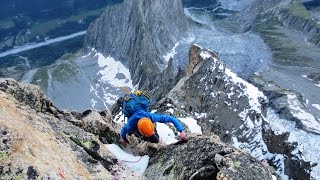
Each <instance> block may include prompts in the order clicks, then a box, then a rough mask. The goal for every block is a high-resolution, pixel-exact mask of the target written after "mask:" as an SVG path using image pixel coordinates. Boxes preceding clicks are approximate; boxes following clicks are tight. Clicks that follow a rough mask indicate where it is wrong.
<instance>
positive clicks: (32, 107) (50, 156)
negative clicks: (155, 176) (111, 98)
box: [0, 79, 143, 179]
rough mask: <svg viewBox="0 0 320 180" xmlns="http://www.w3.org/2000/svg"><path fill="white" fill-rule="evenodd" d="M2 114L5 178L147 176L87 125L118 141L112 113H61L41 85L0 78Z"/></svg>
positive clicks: (0, 166)
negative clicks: (135, 170)
mask: <svg viewBox="0 0 320 180" xmlns="http://www.w3.org/2000/svg"><path fill="white" fill-rule="evenodd" d="M44 107H46V108H44ZM0 116H1V119H0V122H1V123H0V133H1V138H0V140H1V142H0V179H94V178H100V179H111V178H113V177H114V176H117V177H118V178H125V177H126V176H129V178H132V179H143V177H142V176H140V175H137V174H134V173H133V172H131V171H130V170H128V169H127V168H126V167H123V166H122V165H119V164H117V159H116V158H115V157H114V156H113V155H112V154H111V153H110V152H109V151H108V150H107V149H106V147H105V146H104V145H103V144H102V143H101V142H100V140H99V139H98V138H97V137H96V136H95V135H94V134H92V133H89V132H87V131H85V130H84V129H86V130H88V131H91V132H93V133H96V134H97V135H98V134H100V133H102V132H103V135H104V136H106V139H107V141H109V142H111V143H112V142H116V141H115V139H119V135H118V133H117V130H115V129H114V128H113V126H112V125H111V123H108V122H110V121H111V114H110V113H106V112H100V113H97V112H95V111H87V112H85V113H68V112H61V111H59V110H57V109H55V107H54V106H52V103H51V102H50V101H48V100H47V99H46V98H45V97H44V95H43V93H41V92H40V91H39V89H38V88H36V87H35V86H32V85H21V84H18V83H17V82H15V81H13V80H3V79H0ZM93 118H94V119H93ZM80 127H82V128H83V129H82V128H80Z"/></svg>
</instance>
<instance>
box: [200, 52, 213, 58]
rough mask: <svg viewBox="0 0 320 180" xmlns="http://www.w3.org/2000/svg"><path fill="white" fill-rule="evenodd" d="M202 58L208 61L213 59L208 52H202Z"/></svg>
mask: <svg viewBox="0 0 320 180" xmlns="http://www.w3.org/2000/svg"><path fill="white" fill-rule="evenodd" d="M200 56H201V57H202V59H208V58H210V57H211V54H209V53H208V52H207V51H202V52H201V53H200Z"/></svg>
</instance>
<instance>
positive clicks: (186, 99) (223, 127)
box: [168, 45, 266, 141]
mask: <svg viewBox="0 0 320 180" xmlns="http://www.w3.org/2000/svg"><path fill="white" fill-rule="evenodd" d="M187 74H189V76H186V77H184V78H182V79H181V80H180V81H179V83H178V84H177V86H176V87H175V88H173V90H171V91H170V93H169V95H168V97H169V98H171V99H172V100H173V101H174V102H178V104H182V105H185V106H186V107H185V108H186V110H188V111H189V112H197V113H207V116H206V118H205V119H206V120H203V121H201V122H202V123H204V124H205V125H203V129H204V131H207V133H209V132H214V133H215V134H219V136H220V137H221V138H222V139H223V140H225V141H230V140H231V135H232V134H242V132H243V131H244V130H245V129H249V128H250V127H249V122H253V124H255V123H258V124H259V122H261V121H262V120H261V116H262V114H261V113H262V112H263V107H262V106H261V104H260V102H263V101H265V100H266V99H265V97H264V96H263V94H262V93H261V94H259V92H257V94H256V95H257V97H253V98H256V99H255V100H253V99H252V97H250V95H249V94H248V92H247V88H249V87H247V86H246V85H244V84H243V83H242V82H241V81H239V82H237V80H235V79H234V77H233V76H235V74H233V73H231V72H230V70H226V69H225V64H224V62H223V61H221V60H219V59H218V57H217V55H216V54H215V53H213V52H211V51H208V50H205V49H202V48H201V47H198V46H195V45H193V46H192V47H191V49H190V58H189V66H188V70H187ZM250 88H252V87H250ZM254 90H257V89H254ZM209 120H210V121H209ZM240 127H242V128H240ZM252 133H253V134H254V131H252ZM248 137H249V138H250V136H248ZM240 138H241V136H240Z"/></svg>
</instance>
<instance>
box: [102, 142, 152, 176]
mask: <svg viewBox="0 0 320 180" xmlns="http://www.w3.org/2000/svg"><path fill="white" fill-rule="evenodd" d="M106 147H107V148H108V149H109V151H111V152H112V154H114V155H115V156H116V158H117V159H118V160H119V161H120V163H124V164H125V165H126V166H127V167H129V168H130V169H132V170H133V171H136V172H138V173H140V174H143V173H144V172H145V170H146V169H147V167H148V163H149V159H150V157H149V156H147V155H145V156H142V157H141V156H134V155H132V154H129V153H127V152H125V151H123V150H122V149H121V148H120V147H119V146H118V145H116V144H107V145H106ZM126 161H129V162H126Z"/></svg>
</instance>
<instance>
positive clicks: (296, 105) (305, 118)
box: [287, 94, 320, 133]
mask: <svg viewBox="0 0 320 180" xmlns="http://www.w3.org/2000/svg"><path fill="white" fill-rule="evenodd" d="M287 97H288V103H289V108H290V110H291V112H292V114H293V116H294V117H296V118H298V119H299V120H300V121H301V123H302V124H303V126H304V127H305V128H306V129H307V130H310V131H313V132H316V133H320V123H319V122H318V121H317V119H316V118H315V117H314V116H313V115H312V114H310V113H308V112H306V111H305V110H303V109H302V105H301V103H300V102H299V100H298V99H297V96H296V95H295V94H288V95H287Z"/></svg>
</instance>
